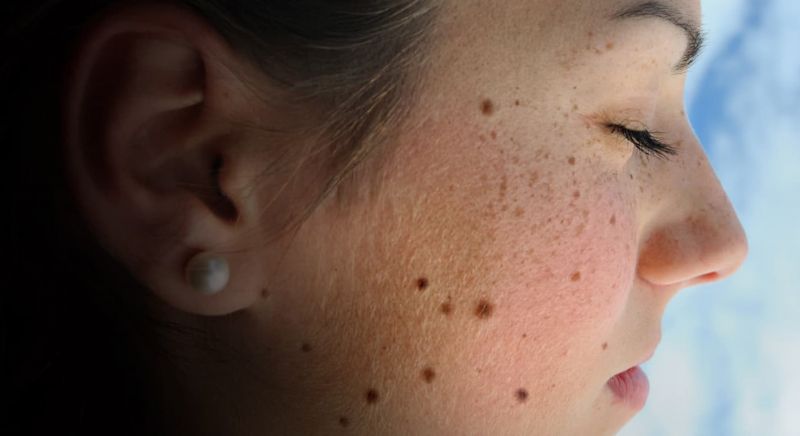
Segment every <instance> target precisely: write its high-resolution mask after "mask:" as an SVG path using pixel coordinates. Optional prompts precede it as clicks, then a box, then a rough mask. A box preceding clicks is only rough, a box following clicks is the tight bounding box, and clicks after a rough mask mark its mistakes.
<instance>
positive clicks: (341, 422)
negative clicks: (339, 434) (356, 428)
mask: <svg viewBox="0 0 800 436" xmlns="http://www.w3.org/2000/svg"><path fill="white" fill-rule="evenodd" d="M339 425H341V426H342V427H347V426H348V425H350V420H349V419H347V417H346V416H342V417H340V418H339Z"/></svg>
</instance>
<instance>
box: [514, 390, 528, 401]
mask: <svg viewBox="0 0 800 436" xmlns="http://www.w3.org/2000/svg"><path fill="white" fill-rule="evenodd" d="M516 395H517V401H519V402H520V403H524V402H525V401H528V391H527V390H525V389H521V388H520V389H517V392H516Z"/></svg>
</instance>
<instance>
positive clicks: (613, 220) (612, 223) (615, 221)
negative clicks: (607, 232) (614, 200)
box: [609, 215, 617, 226]
mask: <svg viewBox="0 0 800 436" xmlns="http://www.w3.org/2000/svg"><path fill="white" fill-rule="evenodd" d="M609 223H611V225H612V226H613V225H614V224H616V223H617V216H616V215H611V221H609Z"/></svg>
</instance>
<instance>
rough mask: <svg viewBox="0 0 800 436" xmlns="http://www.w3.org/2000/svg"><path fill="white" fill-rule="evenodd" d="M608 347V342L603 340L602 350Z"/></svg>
mask: <svg viewBox="0 0 800 436" xmlns="http://www.w3.org/2000/svg"><path fill="white" fill-rule="evenodd" d="M606 349H608V342H603V350H606Z"/></svg>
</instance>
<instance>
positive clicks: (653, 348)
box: [618, 331, 661, 374]
mask: <svg viewBox="0 0 800 436" xmlns="http://www.w3.org/2000/svg"><path fill="white" fill-rule="evenodd" d="M660 342H661V332H660V331H659V332H658V333H657V334H656V335H655V338H654V340H653V341H652V343H651V345H650V347H648V348H647V351H645V352H644V353H642V355H641V356H640V357H639V359H638V360H637V361H636V363H635V364H633V365H631V366H629V367H627V368H625V369H623V370H622V371H620V372H619V373H618V374H621V373H623V372H625V371H627V370H629V369H631V368H635V367H637V366H640V365H642V364H643V363H645V362H647V361H648V360H650V359H652V358H653V355H655V353H656V348H657V347H658V344H659V343H660Z"/></svg>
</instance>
